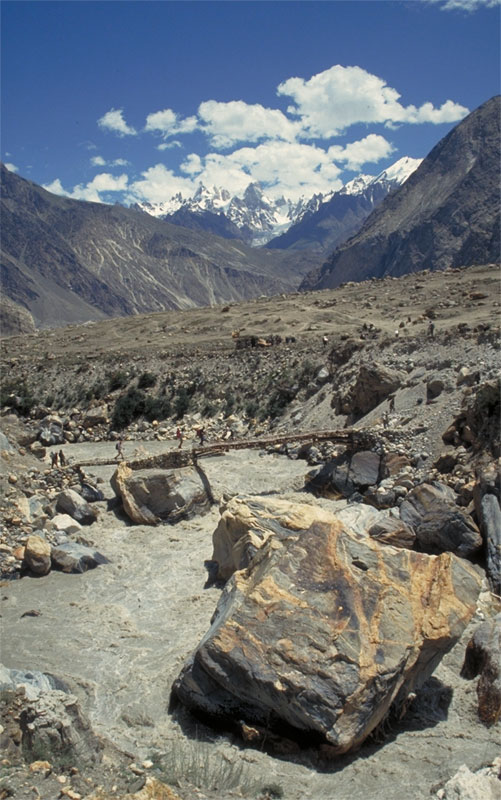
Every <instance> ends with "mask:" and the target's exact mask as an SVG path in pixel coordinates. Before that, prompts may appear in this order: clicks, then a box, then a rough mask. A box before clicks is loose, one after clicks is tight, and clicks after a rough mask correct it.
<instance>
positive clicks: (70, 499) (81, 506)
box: [56, 489, 97, 525]
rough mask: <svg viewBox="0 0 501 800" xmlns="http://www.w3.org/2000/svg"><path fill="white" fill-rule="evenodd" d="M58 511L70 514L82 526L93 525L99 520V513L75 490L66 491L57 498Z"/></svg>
mask: <svg viewBox="0 0 501 800" xmlns="http://www.w3.org/2000/svg"><path fill="white" fill-rule="evenodd" d="M56 510H57V511H59V512H61V513H62V514H69V515H70V517H73V519H76V521H77V522H79V523H80V524H81V525H92V523H93V522H95V521H96V519H97V511H96V509H95V508H92V506H90V505H89V504H88V502H87V501H86V500H84V498H83V497H82V496H81V495H80V494H78V492H75V490H74V489H64V490H63V491H62V492H60V493H59V494H58V496H57V500H56Z"/></svg>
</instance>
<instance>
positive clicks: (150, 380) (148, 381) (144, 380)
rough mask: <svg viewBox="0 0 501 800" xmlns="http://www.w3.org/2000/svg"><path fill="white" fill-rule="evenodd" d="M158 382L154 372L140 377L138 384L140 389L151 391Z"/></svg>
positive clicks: (144, 373) (145, 373)
mask: <svg viewBox="0 0 501 800" xmlns="http://www.w3.org/2000/svg"><path fill="white" fill-rule="evenodd" d="M156 382H157V376H156V375H155V374H154V373H153V372H143V373H142V375H140V376H139V380H138V382H137V388H138V389H150V388H151V387H152V386H154V385H155V384H156Z"/></svg>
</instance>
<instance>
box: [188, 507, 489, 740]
mask: <svg viewBox="0 0 501 800" xmlns="http://www.w3.org/2000/svg"><path fill="white" fill-rule="evenodd" d="M480 586H481V579H480V574H479V571H477V569H476V568H475V567H474V566H473V565H472V564H470V563H469V562H468V561H466V560H463V559H458V558H456V557H455V556H454V555H452V554H451V553H444V554H442V555H440V556H429V555H426V554H424V553H417V552H414V551H412V550H404V549H400V550H398V549H396V548H393V547H387V546H385V547H382V546H380V545H379V544H377V543H376V542H374V541H373V540H372V539H370V538H369V537H361V536H358V535H355V534H352V533H350V532H349V531H347V530H346V529H344V528H343V526H342V525H341V523H338V522H331V523H326V522H322V523H315V524H313V525H312V526H311V528H310V529H309V530H308V531H306V532H305V533H302V534H301V535H300V536H297V537H295V538H294V539H293V540H292V541H289V542H280V541H279V539H278V538H277V537H270V538H269V540H268V542H267V543H266V544H265V545H264V546H263V547H262V548H261V550H260V551H259V552H258V553H257V554H256V555H255V557H254V560H253V563H252V568H251V569H249V570H240V571H237V572H235V573H234V575H233V576H232V577H231V579H230V580H229V581H228V583H227V584H226V587H225V589H224V591H223V593H222V595H221V598H220V601H219V604H218V606H217V609H216V612H215V614H214V617H213V621H212V625H211V628H210V630H209V631H208V632H207V634H206V635H205V636H204V638H203V639H202V642H201V644H200V645H199V647H198V648H197V650H196V652H195V653H194V654H193V656H192V657H191V658H190V659H189V660H188V662H187V663H186V664H185V666H184V668H183V670H182V671H181V674H180V675H179V677H178V679H177V680H176V681H175V684H174V686H173V697H172V700H173V707H175V703H176V702H179V701H181V702H182V703H184V704H185V705H186V706H187V707H188V708H189V709H191V710H193V711H196V712H201V713H203V714H205V715H209V717H211V718H212V719H214V720H215V721H217V722H218V723H224V722H227V723H228V724H232V723H233V722H234V721H235V720H240V721H243V722H245V723H246V724H247V723H249V724H251V725H254V724H255V725H258V726H263V727H264V728H266V729H267V730H271V731H274V732H275V733H278V734H284V733H286V735H287V736H288V737H290V736H291V735H296V736H298V737H299V738H301V737H304V738H305V740H307V741H308V742H309V743H310V744H311V743H312V742H314V741H324V742H327V743H328V744H329V745H330V746H331V751H332V753H333V754H342V753H345V752H347V751H349V750H353V749H355V748H357V747H358V746H360V744H361V743H362V742H363V741H364V739H365V738H366V737H367V736H368V734H369V733H370V732H371V731H372V730H373V729H374V728H375V727H376V725H378V723H380V722H381V721H382V720H383V719H384V717H385V716H386V715H387V713H388V711H389V709H390V707H391V706H392V704H394V703H397V704H399V703H400V702H403V701H404V700H405V698H406V697H407V695H408V693H409V692H411V691H414V690H415V689H416V688H417V687H418V686H419V685H420V684H421V683H422V682H423V681H425V680H426V679H428V677H429V676H430V675H431V673H432V672H433V670H434V669H435V667H436V666H437V665H438V663H439V662H440V660H441V658H442V657H443V655H444V654H445V653H447V652H448V651H449V650H450V649H451V648H452V647H453V645H454V644H455V643H456V642H457V640H458V639H459V637H460V635H461V633H462V631H463V630H464V628H465V626H466V624H467V623H468V621H469V619H470V618H471V616H472V615H473V613H474V611H475V607H476V600H477V597H478V593H479V590H480Z"/></svg>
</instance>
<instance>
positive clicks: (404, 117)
mask: <svg viewBox="0 0 501 800" xmlns="http://www.w3.org/2000/svg"><path fill="white" fill-rule="evenodd" d="M277 92H278V94H279V95H286V96H288V97H292V99H293V101H294V105H290V106H289V107H288V109H287V111H288V113H289V114H294V115H295V116H297V117H299V119H300V121H301V125H302V128H303V131H304V133H303V135H304V136H310V137H312V138H330V137H333V136H338V135H340V134H341V133H343V132H344V131H345V130H346V129H347V128H349V127H350V126H351V125H355V124H357V123H366V124H368V123H372V124H374V123H382V124H385V125H390V126H391V125H395V124H400V123H418V122H432V123H435V124H436V123H439V122H456V121H458V120H460V119H462V118H463V117H464V116H466V114H467V113H468V109H467V108H465V107H464V106H461V105H459V104H458V103H454V102H453V101H452V100H447V101H446V102H445V103H444V104H443V105H442V106H440V108H439V109H436V108H434V106H433V105H432V104H431V103H425V104H424V105H423V106H421V107H420V108H416V106H413V105H410V106H403V105H402V104H401V103H400V102H399V99H400V94H399V93H398V91H397V90H396V89H393V88H392V87H391V86H388V85H387V84H386V83H385V81H384V80H383V79H382V78H379V77H378V76H377V75H372V74H371V73H369V72H367V71H366V70H364V69H362V68H361V67H343V66H341V65H339V64H337V65H336V66H333V67H330V69H327V70H325V71H324V72H320V73H318V75H313V77H312V78H310V79H309V80H304V79H303V78H289V79H288V80H286V81H284V82H283V83H281V84H280V85H279V86H278V89H277Z"/></svg>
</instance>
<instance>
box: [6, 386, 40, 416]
mask: <svg viewBox="0 0 501 800" xmlns="http://www.w3.org/2000/svg"><path fill="white" fill-rule="evenodd" d="M36 403H37V399H36V398H35V397H34V396H33V394H32V391H31V389H30V388H29V387H28V385H27V384H26V382H25V381H23V383H21V384H19V383H18V382H17V381H15V380H12V381H3V383H2V386H1V387H0V405H1V406H2V407H3V406H10V407H11V408H13V409H14V410H15V411H17V412H18V413H19V414H21V415H22V416H23V417H27V416H29V414H30V411H31V409H32V408H33V406H34V405H36Z"/></svg>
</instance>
